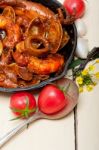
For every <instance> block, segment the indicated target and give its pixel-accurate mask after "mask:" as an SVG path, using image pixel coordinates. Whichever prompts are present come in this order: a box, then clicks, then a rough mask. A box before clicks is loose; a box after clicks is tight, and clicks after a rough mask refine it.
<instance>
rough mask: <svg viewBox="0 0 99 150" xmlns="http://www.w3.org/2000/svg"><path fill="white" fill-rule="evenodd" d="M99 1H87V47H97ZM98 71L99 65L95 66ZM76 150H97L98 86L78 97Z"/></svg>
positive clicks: (98, 38) (98, 127)
mask: <svg viewBox="0 0 99 150" xmlns="http://www.w3.org/2000/svg"><path fill="white" fill-rule="evenodd" d="M98 3H99V1H98V0H95V1H94V0H88V3H87V7H88V8H87V12H86V16H85V18H84V20H85V23H86V24H87V28H88V33H87V36H86V38H88V40H89V47H90V48H93V47H94V46H99V30H98V27H99V5H98ZM97 70H98V71H99V65H98V66H97ZM77 114H78V115H77V122H78V150H99V84H98V85H97V86H96V87H95V89H94V90H93V91H92V92H89V93H88V92H85V93H83V94H81V95H80V100H79V105H78V110H77Z"/></svg>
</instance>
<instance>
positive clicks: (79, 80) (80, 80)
mask: <svg viewBox="0 0 99 150" xmlns="http://www.w3.org/2000/svg"><path fill="white" fill-rule="evenodd" d="M76 81H77V83H78V84H82V83H83V78H82V77H81V76H79V77H77V78H76Z"/></svg>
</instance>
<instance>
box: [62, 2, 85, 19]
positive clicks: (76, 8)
mask: <svg viewBox="0 0 99 150" xmlns="http://www.w3.org/2000/svg"><path fill="white" fill-rule="evenodd" d="M64 7H65V8H66V10H67V11H68V13H69V14H70V15H73V14H75V17H76V18H80V17H82V16H83V14H84V12H85V3H84V1H83V0H65V1H64Z"/></svg>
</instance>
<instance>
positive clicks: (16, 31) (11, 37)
mask: <svg viewBox="0 0 99 150" xmlns="http://www.w3.org/2000/svg"><path fill="white" fill-rule="evenodd" d="M0 29H3V30H5V31H6V33H7V35H6V37H5V38H4V40H3V45H4V47H7V48H13V47H14V46H15V44H16V43H17V42H18V41H20V37H21V31H20V28H19V26H18V25H17V24H15V23H13V22H12V21H11V20H10V19H8V18H6V17H4V16H2V15H0ZM9 29H10V30H9Z"/></svg>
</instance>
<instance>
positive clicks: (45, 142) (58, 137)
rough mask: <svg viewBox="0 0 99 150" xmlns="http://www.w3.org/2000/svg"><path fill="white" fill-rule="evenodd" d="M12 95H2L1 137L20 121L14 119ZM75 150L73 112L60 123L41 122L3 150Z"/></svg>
mask: <svg viewBox="0 0 99 150" xmlns="http://www.w3.org/2000/svg"><path fill="white" fill-rule="evenodd" d="M9 98H10V95H9V96H8V95H7V96H6V94H0V112H1V113H0V137H1V136H2V135H3V134H4V133H6V132H7V131H8V130H9V129H11V128H13V127H15V126H16V125H17V124H18V123H19V122H20V121H13V122H11V121H9V119H11V118H13V117H14V116H13V115H12V113H11V111H10V109H9ZM20 148H21V149H24V150H27V149H29V150H40V149H41V150H60V149H61V150H66V149H69V150H74V116H73V112H72V113H71V114H70V115H68V117H66V118H65V119H62V120H59V121H48V120H39V121H37V122H35V123H34V124H32V125H31V126H30V128H29V129H28V130H27V129H26V130H25V131H23V132H22V133H21V134H20V135H17V136H16V137H15V138H13V139H12V140H11V141H10V142H9V143H8V144H6V145H5V146H4V147H3V148H2V150H13V149H14V150H17V149H20Z"/></svg>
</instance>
